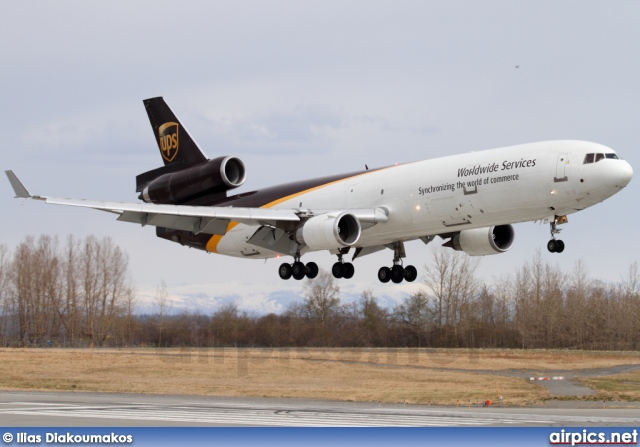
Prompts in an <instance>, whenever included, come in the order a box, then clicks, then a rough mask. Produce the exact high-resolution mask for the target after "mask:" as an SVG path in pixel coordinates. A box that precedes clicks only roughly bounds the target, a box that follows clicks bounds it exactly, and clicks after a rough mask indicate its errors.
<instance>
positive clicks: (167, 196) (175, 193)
mask: <svg viewBox="0 0 640 447" xmlns="http://www.w3.org/2000/svg"><path fill="white" fill-rule="evenodd" d="M245 179H246V171H245V168H244V163H242V161H241V160H240V159H239V158H236V157H218V158H215V159H213V160H208V161H206V162H204V163H199V164H196V165H193V166H190V167H188V168H183V169H179V167H178V166H177V165H167V166H164V167H162V168H159V169H154V170H153V171H149V172H145V173H144V174H140V175H139V176H138V177H137V179H136V180H137V186H138V187H137V191H138V192H140V191H142V193H141V194H140V196H139V198H140V199H141V200H144V201H145V202H151V203H162V204H179V203H184V202H185V201H188V200H191V199H194V198H197V197H201V196H204V195H210V194H216V193H224V192H225V191H228V190H229V189H233V188H237V187H238V186H240V185H242V184H243V183H244V181H245Z"/></svg>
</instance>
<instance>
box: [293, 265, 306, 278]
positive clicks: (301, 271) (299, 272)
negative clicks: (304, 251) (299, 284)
mask: <svg viewBox="0 0 640 447" xmlns="http://www.w3.org/2000/svg"><path fill="white" fill-rule="evenodd" d="M306 273H307V271H306V269H305V268H304V264H303V263H302V262H300V261H296V262H294V263H293V265H292V266H291V275H292V276H293V279H297V280H298V281H299V280H301V279H302V278H304V275H306Z"/></svg>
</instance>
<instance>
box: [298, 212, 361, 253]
mask: <svg viewBox="0 0 640 447" xmlns="http://www.w3.org/2000/svg"><path fill="white" fill-rule="evenodd" d="M361 232H362V226H361V225H360V221H359V220H358V219H357V218H356V217H355V216H354V215H353V214H349V213H348V212H342V213H340V214H335V213H329V214H321V215H320V216H315V217H312V218H311V219H309V220H307V221H306V222H305V223H304V225H302V227H300V228H299V229H298V230H297V231H296V241H297V242H298V243H299V244H304V245H306V246H308V247H309V248H311V249H312V250H332V249H336V248H342V247H349V246H351V245H353V244H355V243H356V242H358V239H359V238H360V233H361Z"/></svg>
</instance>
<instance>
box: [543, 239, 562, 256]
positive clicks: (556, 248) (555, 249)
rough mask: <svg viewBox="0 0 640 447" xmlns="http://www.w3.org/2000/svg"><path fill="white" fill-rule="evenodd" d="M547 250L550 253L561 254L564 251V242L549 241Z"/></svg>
mask: <svg viewBox="0 0 640 447" xmlns="http://www.w3.org/2000/svg"><path fill="white" fill-rule="evenodd" d="M547 250H549V251H550V252H551V253H562V252H563V251H564V242H562V241H561V240H560V239H557V240H556V239H551V240H550V241H549V242H547Z"/></svg>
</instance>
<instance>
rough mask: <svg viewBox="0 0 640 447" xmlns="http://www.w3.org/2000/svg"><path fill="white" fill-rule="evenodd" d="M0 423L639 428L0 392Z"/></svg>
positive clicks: (356, 408)
mask: <svg viewBox="0 0 640 447" xmlns="http://www.w3.org/2000/svg"><path fill="white" fill-rule="evenodd" d="M0 425H1V426H5V427H12V426H24V427H27V426H54V427H83V426H95V427H104V426H136V427H153V426H165V427H166V426H199V427H206V426H233V427H240V426H251V427H269V426H278V427H325V426H329V427H370V426H384V427H434V426H436V427H464V426H473V427H479V426H490V427H499V426H502V427H505V426H507V427H509V426H510V427H524V426H527V427H535V426H639V425H640V410H639V409H579V408H551V409H550V408H530V407H527V408H497V407H489V408H478V407H475V408H474V407H472V408H466V407H465V408H455V407H429V406H419V405H407V406H403V405H395V404H372V403H354V402H328V401H315V400H303V399H259V398H233V397H197V396H168V395H162V396H158V395H125V394H99V393H57V392H56V393H35V392H8V391H5V392H2V393H0Z"/></svg>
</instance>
